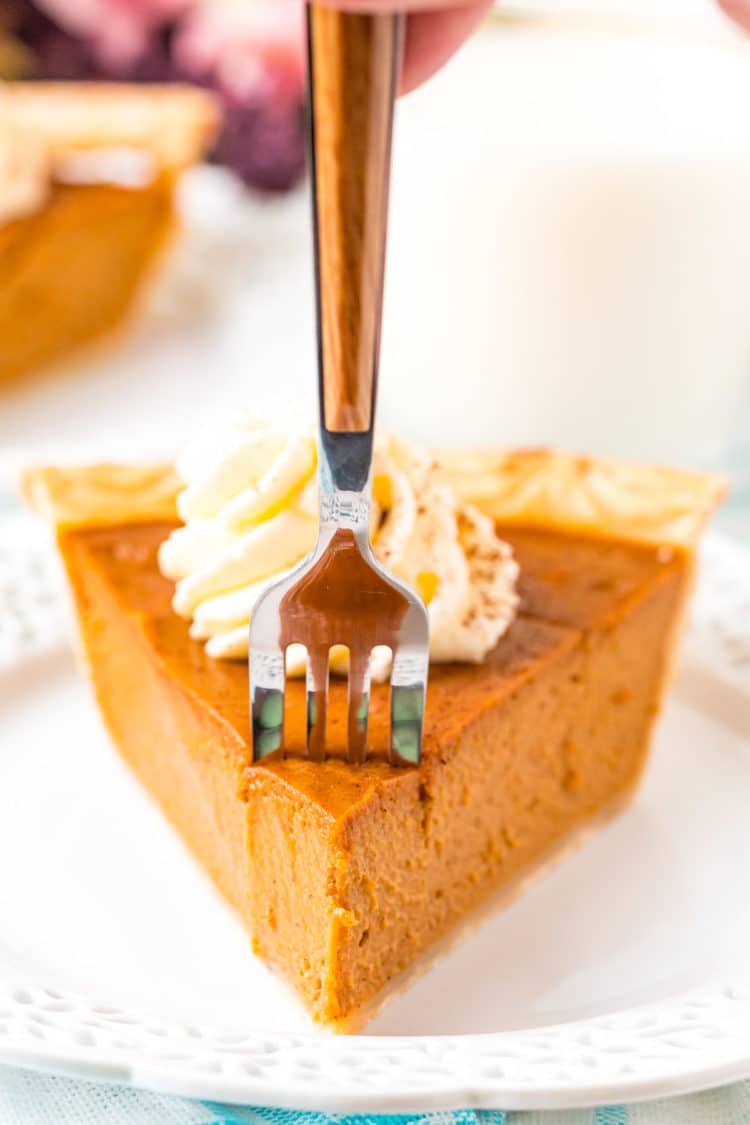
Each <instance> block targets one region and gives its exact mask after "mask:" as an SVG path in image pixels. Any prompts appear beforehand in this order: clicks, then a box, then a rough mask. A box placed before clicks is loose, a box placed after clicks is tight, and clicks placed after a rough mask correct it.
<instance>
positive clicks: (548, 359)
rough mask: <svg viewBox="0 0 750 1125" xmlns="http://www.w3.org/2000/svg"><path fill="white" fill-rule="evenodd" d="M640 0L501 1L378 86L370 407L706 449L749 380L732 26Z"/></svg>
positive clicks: (682, 453)
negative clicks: (389, 147) (455, 50)
mask: <svg viewBox="0 0 750 1125" xmlns="http://www.w3.org/2000/svg"><path fill="white" fill-rule="evenodd" d="M671 7H672V8H674V9H675V11H676V12H677V9H678V5H674V4H673V5H671ZM687 8H689V9H690V10H691V12H692V10H693V9H692V8H691V5H690V4H689V3H688V4H687ZM647 9H648V10H647ZM654 10H655V9H654V5H653V4H649V5H641V6H640V8H638V9H634V8H632V6H631V7H630V9H628V8H627V7H626V8H625V9H623V10H621V11H619V12H618V11H616V10H615V11H611V10H609V8H608V7H607V6H606V5H604V4H598V5H597V6H596V7H595V8H594V7H592V8H591V11H590V12H587V11H586V10H585V9H581V8H579V9H578V10H577V11H576V12H575V13H573V14H571V12H569V11H568V12H566V11H564V10H562V11H561V10H560V9H559V8H557V7H555V8H552V6H551V7H550V10H549V12H546V11H542V10H541V9H540V10H530V9H528V8H526V9H517V10H506V9H503V8H501V9H499V10H498V12H497V14H496V15H493V16H492V18H491V19H490V21H489V22H488V24H487V26H486V27H485V29H484V30H483V31H482V32H481V33H480V34H479V35H478V36H477V37H476V38H475V39H474V40H473V41H472V42H471V43H470V44H469V45H468V46H467V47H466V48H465V49H464V50H463V51H462V52H461V53H459V54H458V55H457V56H456V58H455V59H454V60H453V61H452V62H451V63H450V64H449V66H448V67H447V68H446V69H445V70H444V71H443V72H442V73H441V74H439V75H438V76H437V77H436V78H435V79H433V80H432V81H431V82H429V83H428V84H427V85H426V86H425V87H424V88H423V89H421V90H420V91H418V92H416V93H415V94H413V95H410V96H409V97H408V98H406V99H404V100H403V102H402V103H401V104H400V107H399V116H398V120H397V127H396V139H395V154H394V165H393V189H392V203H391V218H390V238H389V249H388V274H387V285H386V309H385V325H384V337H383V356H382V365H381V409H382V415H381V420H382V424H383V425H384V426H387V427H388V428H390V429H393V430H396V431H397V432H399V433H402V434H404V435H406V436H411V437H412V438H414V439H415V440H420V441H427V442H430V443H433V444H453V445H458V444H473V445H481V444H492V445H497V444H506V443H508V444H533V445H538V444H543V443H554V444H558V445H562V446H567V447H571V448H579V449H583V450H586V451H591V452H597V453H604V454H612V455H621V456H631V457H638V458H647V459H652V460H658V461H666V460H675V461H682V462H685V463H688V464H696V465H713V464H716V463H719V462H720V461H721V459H722V457H723V456H724V454H725V452H726V450H727V447H728V443H729V442H730V440H731V437H732V433H733V428H734V426H735V422H736V419H737V416H738V412H739V411H740V408H741V405H742V403H743V401H744V399H745V397H746V395H747V391H748V383H749V380H750V41H748V42H746V41H745V40H744V39H743V38H742V37H741V35H740V34H739V33H736V32H735V31H734V30H733V29H732V28H730V26H729V25H728V24H724V23H723V22H722V21H721V19H720V17H719V16H718V15H717V16H716V17H715V20H714V19H713V18H712V19H708V18H707V19H705V20H704V19H699V18H696V19H686V18H683V17H684V15H685V12H686V10H687V9H686V8H683V9H682V12H681V15H678V14H675V15H674V16H671V15H669V14H668V13H667V14H664V13H662V14H661V15H659V16H658V17H656V16H654ZM657 10H658V8H657Z"/></svg>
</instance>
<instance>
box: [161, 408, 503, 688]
mask: <svg viewBox="0 0 750 1125" xmlns="http://www.w3.org/2000/svg"><path fill="white" fill-rule="evenodd" d="M316 467H317V457H316V445H315V441H314V439H313V437H312V435H311V433H310V432H309V430H307V429H304V428H300V429H298V430H291V429H278V428H276V427H275V426H272V425H269V424H267V423H263V422H256V421H242V422H240V423H236V424H235V425H233V426H231V427H230V428H228V429H227V430H225V431H223V432H221V433H217V434H214V435H210V436H209V437H208V438H207V439H202V440H200V441H199V442H197V443H196V444H195V445H194V446H192V447H191V448H190V449H188V450H187V451H186V453H185V454H184V456H182V457H180V458H179V459H178V462H177V472H178V475H179V477H180V479H181V480H182V481H183V482H184V485H185V487H184V489H183V491H182V492H181V493H180V495H179V498H178V509H179V513H180V516H181V518H182V519H183V521H184V527H180V528H178V529H177V530H176V531H174V532H173V533H172V535H171V536H170V537H169V539H167V540H166V541H165V542H164V543H163V544H162V547H161V551H160V553H159V566H160V568H161V571H162V573H163V574H164V575H166V576H167V577H168V578H171V579H173V580H174V581H175V582H176V590H175V595H174V601H173V607H174V610H175V612H176V613H177V614H179V615H180V616H181V617H185V618H188V619H189V620H190V621H191V622H192V624H191V628H190V632H191V636H193V637H194V638H195V639H197V640H200V641H204V642H205V645H206V652H207V653H208V654H209V655H210V656H212V657H215V658H216V659H219V660H227V659H239V658H242V657H245V656H247V650H248V625H249V622H250V617H251V615H252V611H253V607H254V605H255V603H256V602H257V600H258V598H259V597H260V595H261V594H262V593H263V591H264V590H265V589H266V588H267V587H268V586H269V585H271V584H272V583H273V582H275V581H276V580H277V579H278V578H280V577H281V576H282V575H285V574H287V573H288V572H289V571H290V570H291V569H293V568H294V567H295V566H296V565H297V564H298V563H299V562H300V561H301V560H302V559H303V558H304V557H305V555H307V554H308V553H309V552H310V551H311V550H312V548H313V547H314V545H315V540H316V537H317V526H318V518H317V517H318V511H317V483H316ZM372 542H373V548H374V551H375V554H376V556H377V558H378V559H379V560H380V561H381V562H382V563H383V564H384V566H386V567H387V568H388V569H389V570H391V571H392V572H393V573H394V574H395V575H397V576H398V577H399V578H401V579H403V580H404V581H406V582H408V583H409V584H410V585H412V586H413V587H414V588H415V589H417V590H418V591H419V593H420V595H421V596H422V598H423V599H424V601H425V603H426V604H427V607H428V611H429V615H430V659H431V660H433V661H442V662H447V661H461V662H467V663H479V662H481V661H482V660H483V659H484V658H485V656H486V655H487V653H488V652H490V651H491V650H492V649H493V648H494V647H495V645H496V644H497V642H498V640H499V639H500V637H501V636H502V635H503V633H504V632H505V631H506V630H507V628H508V626H509V625H510V623H511V621H512V620H513V618H514V616H515V613H516V608H517V605H518V596H517V594H516V581H517V578H518V564H517V563H516V561H515V559H514V558H513V555H512V552H511V549H510V547H509V546H508V545H507V544H506V543H504V542H503V541H502V540H500V539H499V538H498V536H497V534H496V532H495V528H494V525H493V523H492V520H491V519H489V518H488V517H487V516H484V515H483V514H482V513H481V512H480V511H479V510H478V509H477V508H475V507H473V505H471V504H466V503H462V502H460V501H459V500H457V499H456V497H455V495H454V493H453V491H452V490H451V488H450V487H449V486H448V485H447V484H446V483H445V482H444V481H443V480H442V479H441V476H440V472H439V469H438V466H437V464H436V463H435V462H434V461H433V460H432V458H430V456H429V455H428V454H427V453H425V452H424V451H422V450H420V449H417V448H415V447H413V446H409V445H406V444H405V443H404V442H401V441H397V440H396V439H395V438H383V439H381V440H380V441H379V442H378V444H377V447H376V452H375V463H374V476H373V506H372ZM294 648H295V646H291V649H292V650H293V649H294ZM300 655H302V656H303V655H304V654H300V653H297V652H294V651H290V653H288V657H287V659H288V664H289V670H290V671H291V672H295V671H297V670H298V669H299V668H300V667H301V666H302V665H301V661H300ZM332 664H333V667H334V669H335V668H336V667H337V665H338V666H341V665H342V664H343V660H342V656H341V654H336V653H334V654H333V655H332ZM387 671H388V668H387V662H386V661H385V660H384V659H383V656H382V654H381V655H380V658H379V659H376V661H375V664H374V668H373V672H374V674H375V675H378V676H380V677H382V676H383V675H386V674H387Z"/></svg>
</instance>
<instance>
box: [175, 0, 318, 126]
mask: <svg viewBox="0 0 750 1125" xmlns="http://www.w3.org/2000/svg"><path fill="white" fill-rule="evenodd" d="M302 27H303V24H302V5H301V4H300V2H299V0H199V2H198V3H197V4H196V6H195V7H194V8H193V9H192V10H191V11H190V12H189V13H188V14H187V16H186V17H185V19H184V21H183V24H182V27H181V30H180V32H179V34H178V37H177V41H176V44H175V53H176V58H177V61H178V63H179V65H180V66H181V67H182V68H184V70H185V71H186V72H188V73H192V74H195V75H196V76H197V77H210V78H211V79H212V80H213V81H214V82H215V83H216V84H217V85H218V86H219V87H220V88H221V89H223V90H224V91H225V92H226V93H228V94H229V95H231V96H232V97H233V98H235V99H236V100H237V101H241V102H247V101H249V100H250V99H255V98H257V99H258V100H261V101H264V102H265V101H267V102H269V103H273V104H274V105H276V106H277V107H279V108H282V107H284V106H292V105H295V106H296V105H298V104H299V103H300V101H301V99H302V96H303V90H304V82H305V71H304V52H303V35H302Z"/></svg>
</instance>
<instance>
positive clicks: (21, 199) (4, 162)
mask: <svg viewBox="0 0 750 1125" xmlns="http://www.w3.org/2000/svg"><path fill="white" fill-rule="evenodd" d="M1 111H2V103H0V223H5V222H11V221H12V220H14V219H21V218H23V217H24V216H25V215H30V214H33V213H34V212H35V211H38V210H39V208H40V207H42V206H43V205H44V203H45V201H46V199H47V196H48V194H49V180H50V169H49V159H48V157H47V153H46V151H45V149H44V146H43V145H41V144H39V143H38V141H37V140H36V138H35V137H34V136H32V135H26V134H24V133H23V132H22V131H21V130H20V129H14V128H12V127H11V126H10V125H9V123H8V122H7V121H5V120H4V119H3V117H2V112H1Z"/></svg>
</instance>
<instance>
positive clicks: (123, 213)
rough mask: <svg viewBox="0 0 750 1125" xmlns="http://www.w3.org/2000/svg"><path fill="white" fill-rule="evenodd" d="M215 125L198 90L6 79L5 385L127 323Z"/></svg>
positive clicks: (1, 94) (0, 164) (2, 220)
mask: <svg viewBox="0 0 750 1125" xmlns="http://www.w3.org/2000/svg"><path fill="white" fill-rule="evenodd" d="M217 121H218V115H217V111H216V107H215V104H214V102H213V100H212V99H211V97H210V96H209V95H208V94H206V93H204V92H203V91H199V90H194V89H192V88H190V87H148V86H144V87H131V86H121V85H106V84H80V83H76V84H71V85H68V84H66V83H7V84H5V85H2V86H0V384H2V383H4V382H8V381H10V380H12V379H15V378H17V377H20V376H23V375H26V374H27V373H28V372H31V371H33V370H36V369H37V368H41V367H44V366H47V365H48V364H51V363H53V362H55V361H58V360H62V359H64V358H66V357H67V356H68V355H69V354H70V353H72V352H74V351H75V350H76V349H78V348H79V347H81V346H82V345H84V344H88V343H89V342H91V341H93V340H96V339H99V338H101V337H104V336H105V335H106V334H107V333H109V332H111V331H112V330H113V329H114V328H116V327H117V326H118V325H119V324H120V323H121V322H122V320H123V319H124V317H125V316H126V314H127V312H128V311H129V310H130V308H131V307H132V305H133V303H134V301H135V299H136V297H137V295H138V293H139V292H140V291H141V288H142V286H143V283H144V281H145V280H146V279H147V278H148V276H149V275H150V272H151V270H152V267H153V266H154V265H155V263H156V262H157V261H158V259H159V258H160V256H161V254H162V251H163V250H164V248H165V247H166V245H167V244H168V242H169V239H170V235H171V234H172V233H173V231H174V230H175V229H176V222H175V202H174V189H175V184H176V181H177V178H178V176H179V174H180V173H181V171H182V170H183V169H185V168H186V167H188V166H189V165H190V164H193V163H194V162H195V161H197V160H199V159H200V157H201V156H202V155H203V153H204V152H205V150H206V147H207V145H208V144H209V143H210V141H211V139H212V138H213V136H214V133H215V130H216V127H217Z"/></svg>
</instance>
